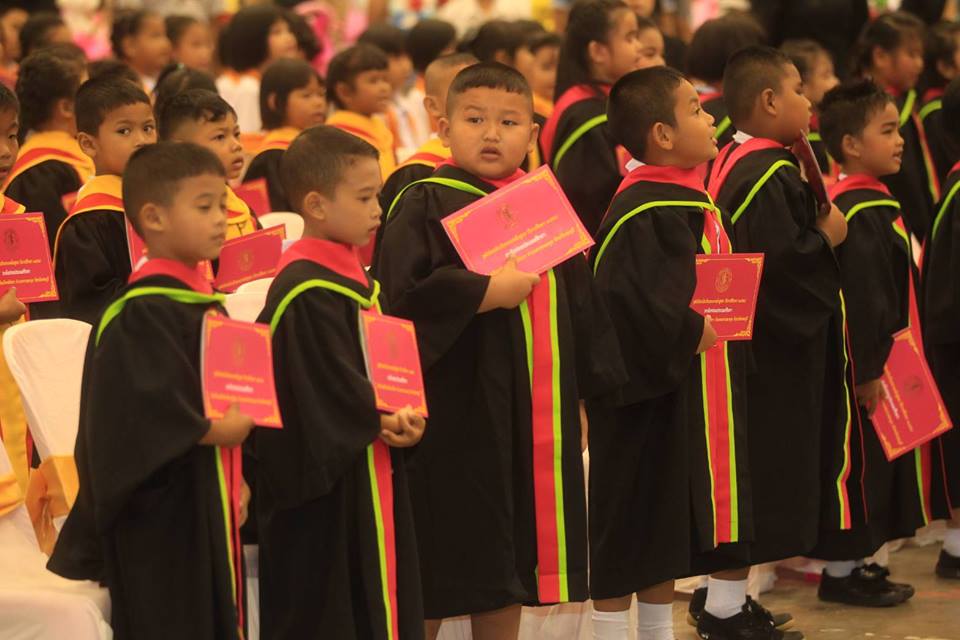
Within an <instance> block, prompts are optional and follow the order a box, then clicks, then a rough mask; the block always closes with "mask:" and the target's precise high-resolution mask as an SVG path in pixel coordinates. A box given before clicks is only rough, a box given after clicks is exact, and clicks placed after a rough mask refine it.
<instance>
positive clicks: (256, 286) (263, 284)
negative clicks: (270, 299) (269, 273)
mask: <svg viewBox="0 0 960 640" xmlns="http://www.w3.org/2000/svg"><path fill="white" fill-rule="evenodd" d="M271 284H273V278H259V279H257V280H251V281H250V282H245V283H244V284H242V285H240V286H239V287H237V290H236V293H262V294H263V295H264V296H266V295H267V291H269V290H270V285H271Z"/></svg>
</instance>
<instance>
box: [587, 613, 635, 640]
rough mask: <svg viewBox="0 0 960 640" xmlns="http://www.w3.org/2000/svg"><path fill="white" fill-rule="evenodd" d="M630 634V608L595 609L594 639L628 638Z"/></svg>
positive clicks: (619, 639)
mask: <svg viewBox="0 0 960 640" xmlns="http://www.w3.org/2000/svg"><path fill="white" fill-rule="evenodd" d="M629 636H630V610H629V609H627V610H626V611H597V610H596V609H594V610H593V640H626V639H627V638H628V637H629Z"/></svg>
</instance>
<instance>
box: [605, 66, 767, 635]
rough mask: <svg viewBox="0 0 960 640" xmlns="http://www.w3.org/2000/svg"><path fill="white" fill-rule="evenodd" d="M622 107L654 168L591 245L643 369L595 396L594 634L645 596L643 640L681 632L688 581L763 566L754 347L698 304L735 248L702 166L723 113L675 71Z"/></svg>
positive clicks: (628, 357) (631, 92) (626, 139)
mask: <svg viewBox="0 0 960 640" xmlns="http://www.w3.org/2000/svg"><path fill="white" fill-rule="evenodd" d="M608 117H609V126H610V132H611V134H612V136H613V139H614V141H615V142H617V143H618V144H621V145H623V146H624V147H625V148H626V149H627V151H629V152H630V154H631V155H632V156H633V157H634V158H636V159H637V160H640V161H642V162H643V163H645V164H641V166H639V167H637V168H635V169H633V170H632V171H631V172H630V173H629V174H628V175H627V177H626V178H625V179H624V181H623V183H622V184H621V185H620V188H619V189H618V192H617V195H616V196H615V197H614V199H613V202H612V203H611V204H610V210H609V211H608V212H607V215H606V216H605V217H604V219H603V222H601V224H600V229H599V230H598V232H597V238H596V239H597V244H596V245H595V246H594V248H593V250H592V251H591V255H590V261H591V264H592V267H593V270H594V274H595V277H596V285H597V290H598V291H599V292H600V295H601V297H602V298H603V300H604V302H605V303H606V306H607V308H608V309H609V311H610V315H611V317H612V319H613V322H614V326H615V327H616V329H617V335H618V338H619V342H620V345H621V348H622V353H623V357H624V361H625V364H626V367H627V371H628V372H629V380H628V381H627V383H626V384H624V385H623V386H621V387H620V388H619V389H618V390H617V392H616V393H615V395H614V397H613V398H612V399H604V400H603V401H600V402H591V403H589V404H588V405H587V410H588V416H589V418H590V426H591V428H590V432H589V439H590V461H591V473H590V500H589V503H590V553H591V562H590V569H591V574H590V575H591V581H590V582H591V584H590V592H591V595H592V597H593V599H594V614H593V629H594V638H596V639H597V640H625V639H626V638H627V637H628V635H627V622H628V619H629V615H628V614H629V607H630V603H631V599H632V596H633V594H634V593H636V594H637V600H638V603H639V634H640V635H639V637H640V638H644V639H646V638H660V637H663V638H667V637H669V638H671V639H672V638H673V637H674V634H673V591H674V580H675V579H677V578H682V577H687V576H691V575H698V574H702V573H708V572H711V571H717V570H720V569H724V568H731V567H736V568H741V567H744V566H747V565H748V564H749V556H748V555H747V553H746V547H745V546H743V545H739V546H737V545H736V544H735V543H739V542H742V541H745V540H749V539H750V537H751V535H752V531H751V529H752V524H751V521H750V518H751V516H750V479H749V474H748V473H747V467H746V465H747V450H746V405H745V403H744V402H745V400H746V397H745V395H744V391H745V388H744V385H745V374H746V360H745V353H746V352H745V351H744V349H743V345H742V343H738V342H719V343H718V342H717V333H716V331H715V330H714V328H713V325H712V324H711V322H710V318H709V317H704V316H701V315H700V314H699V313H697V312H696V311H693V310H692V309H690V304H691V302H692V300H693V296H694V289H695V287H696V284H697V273H696V264H695V263H696V256H697V254H700V253H707V254H716V253H730V252H731V245H730V240H729V239H728V238H727V236H726V233H725V232H724V230H723V222H722V220H721V218H720V213H719V211H718V210H717V209H716V207H715V206H714V205H713V202H712V201H711V199H710V196H709V195H708V194H707V193H706V191H705V190H704V186H703V175H702V173H701V171H699V170H698V167H700V166H701V165H702V164H703V163H705V162H708V161H710V160H712V159H713V158H714V157H715V156H716V155H717V145H716V140H715V139H714V134H715V127H714V126H713V117H712V116H710V115H709V114H708V113H707V112H705V111H704V110H703V109H702V108H701V106H700V100H699V98H698V96H697V92H696V90H695V89H694V87H693V85H692V84H690V83H689V82H687V81H686V80H685V79H684V78H683V76H682V75H681V74H680V72H678V71H675V70H673V69H669V68H666V67H657V68H651V69H645V70H642V71H634V72H632V73H629V74H627V75H626V76H624V77H623V78H621V79H620V80H619V81H617V83H616V84H615V85H614V86H613V89H612V90H611V92H610V101H609V106H608ZM743 577H744V578H745V577H746V576H743ZM745 589H746V583H745V580H744V605H745V603H746V600H745ZM743 608H744V609H745V610H744V611H743V612H741V613H740V614H739V615H740V616H741V617H742V618H744V619H746V620H747V622H748V623H749V624H751V625H753V626H756V623H755V622H754V617H753V614H752V613H751V612H750V611H749V610H746V609H747V608H746V606H744V607H743ZM773 633H774V632H773V630H772V628H771V635H769V636H767V637H771V638H772V637H775V636H774V635H773ZM758 637H759V636H758Z"/></svg>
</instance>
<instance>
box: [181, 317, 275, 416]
mask: <svg viewBox="0 0 960 640" xmlns="http://www.w3.org/2000/svg"><path fill="white" fill-rule="evenodd" d="M200 349H201V351H200V354H201V355H200V367H201V371H202V376H203V409H204V413H205V415H206V416H207V417H208V418H210V419H211V420H216V419H218V418H222V417H223V416H224V415H225V414H226V412H227V410H228V409H229V408H230V405H232V404H236V405H237V408H238V409H239V410H240V412H241V413H245V414H247V415H248V416H250V417H251V418H253V421H254V423H256V424H257V425H259V426H261V427H275V428H280V427H282V426H283V425H282V424H281V422H280V406H279V405H278V404H277V393H276V388H275V387H274V382H273V352H272V349H271V342H270V327H268V326H267V325H265V324H256V323H253V322H241V321H239V320H231V319H230V318H228V317H227V316H224V315H220V314H216V313H211V314H209V315H207V317H206V318H205V319H204V323H203V344H201V346H200Z"/></svg>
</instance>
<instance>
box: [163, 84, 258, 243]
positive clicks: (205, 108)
mask: <svg viewBox="0 0 960 640" xmlns="http://www.w3.org/2000/svg"><path fill="white" fill-rule="evenodd" d="M157 121H158V124H159V129H160V139H161V140H172V141H176V142H193V143H194V144H199V145H200V146H202V147H206V148H207V149H210V151H212V152H213V153H215V154H216V155H217V157H218V158H220V162H222V163H223V168H224V171H225V172H226V177H227V180H236V179H238V178H239V177H240V176H241V175H242V174H243V167H244V158H243V147H242V146H241V145H240V126H239V125H238V124H237V112H236V111H234V110H233V107H231V106H230V105H229V104H228V103H227V101H226V100H224V99H223V98H221V97H220V96H219V95H217V94H216V93H214V92H213V91H209V90H207V89H189V90H187V91H184V92H182V93H178V94H177V95H175V96H173V97H172V98H170V99H169V100H166V101H165V102H164V104H163V105H162V107H161V111H160V112H159V113H158V114H157ZM227 217H228V222H227V240H230V239H233V238H237V237H239V236H244V235H247V234H248V233H253V232H254V231H256V230H257V229H258V228H259V224H258V223H257V217H256V215H255V214H254V213H253V211H251V209H250V206H249V205H248V204H247V203H246V202H244V201H243V200H241V199H240V197H239V196H237V194H236V193H234V192H233V189H231V188H230V187H229V186H228V187H227Z"/></svg>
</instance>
